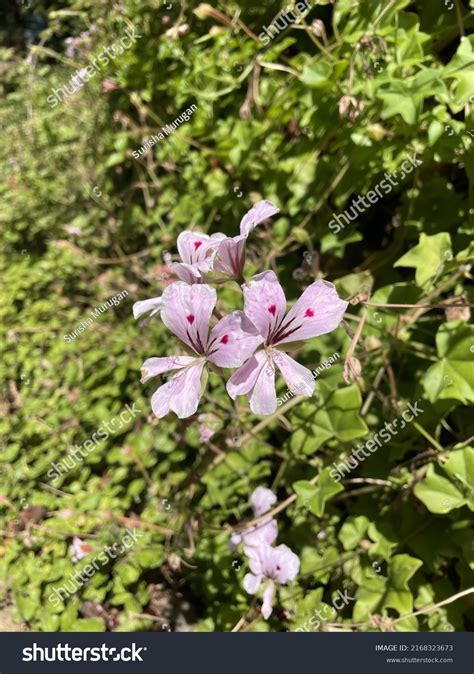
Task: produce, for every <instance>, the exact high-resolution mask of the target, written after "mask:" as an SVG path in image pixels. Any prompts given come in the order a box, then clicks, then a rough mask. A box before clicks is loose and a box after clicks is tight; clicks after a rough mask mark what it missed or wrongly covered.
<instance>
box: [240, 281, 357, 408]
mask: <svg viewBox="0 0 474 674" xmlns="http://www.w3.org/2000/svg"><path fill="white" fill-rule="evenodd" d="M243 292H244V313H245V315H246V316H247V317H248V318H249V320H250V321H251V322H252V323H253V325H255V327H256V329H257V331H258V332H259V334H260V335H261V336H262V339H263V340H264V344H263V349H262V350H260V351H257V352H256V353H254V354H253V355H252V357H251V358H250V359H249V360H248V361H247V362H246V363H244V365H242V367H240V368H239V369H238V370H237V371H236V372H234V374H233V375H232V377H231V378H230V379H229V381H228V382H227V391H228V393H229V395H230V397H231V398H233V399H234V400H235V398H236V397H237V396H238V395H246V396H248V399H249V403H250V408H251V410H252V412H254V413H255V414H261V415H267V414H272V413H273V412H274V411H275V410H276V408H277V399H276V390H275V369H276V368H277V369H278V370H279V371H280V372H281V374H282V376H283V379H284V380H285V382H286V383H287V385H288V387H289V388H290V390H297V391H298V392H299V393H302V394H303V395H306V396H311V395H312V394H313V391H314V378H313V376H312V374H311V371H310V370H308V368H306V367H304V366H303V365H300V364H299V363H297V362H296V361H295V360H293V358H290V356H288V355H287V354H286V353H285V352H284V351H282V349H281V346H282V345H286V344H291V343H292V342H300V341H302V340H306V339H311V338H313V337H318V336H319V335H324V334H326V333H328V332H332V330H334V329H335V328H336V327H337V326H338V325H339V323H340V321H341V320H342V317H343V315H344V312H345V310H346V307H347V305H348V302H345V301H343V300H341V298H340V297H339V296H338V294H337V291H336V289H335V287H334V285H333V284H332V283H329V282H328V281H316V282H315V283H312V284H311V285H310V286H308V288H306V290H305V291H304V292H303V294H302V295H301V297H300V298H299V299H298V300H297V301H296V302H295V304H294V305H293V307H292V308H291V309H290V311H289V312H288V313H286V298H285V294H284V292H283V288H282V287H281V285H280V283H279V281H278V279H277V277H276V274H275V273H274V272H273V271H266V272H263V273H262V274H258V275H257V276H254V277H253V279H252V280H251V282H250V283H249V285H247V286H243Z"/></svg>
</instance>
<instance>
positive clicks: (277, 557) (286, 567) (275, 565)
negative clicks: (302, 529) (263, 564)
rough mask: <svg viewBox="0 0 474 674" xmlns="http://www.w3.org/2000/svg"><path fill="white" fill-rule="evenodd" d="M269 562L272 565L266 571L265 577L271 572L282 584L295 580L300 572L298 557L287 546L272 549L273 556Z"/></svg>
mask: <svg viewBox="0 0 474 674" xmlns="http://www.w3.org/2000/svg"><path fill="white" fill-rule="evenodd" d="M268 561H269V562H270V565H269V567H267V569H266V570H265V571H264V573H265V575H267V571H269V570H270V571H271V575H272V576H273V577H274V578H275V580H276V581H277V582H278V583H281V584H285V583H287V582H288V581H289V580H293V578H295V577H296V576H297V574H298V571H299V570H300V560H299V557H298V555H295V553H294V552H293V551H292V550H290V548H289V547H288V546H287V545H278V546H277V547H276V548H272V554H271V556H270V557H269V558H268Z"/></svg>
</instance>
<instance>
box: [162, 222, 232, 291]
mask: <svg viewBox="0 0 474 674" xmlns="http://www.w3.org/2000/svg"><path fill="white" fill-rule="evenodd" d="M224 238H225V235H224V234H213V235H212V236H209V235H208V234H202V233H200V232H181V234H180V235H179V236H178V241H177V244H178V253H179V256H180V258H181V262H172V263H171V265H170V266H171V268H172V269H173V271H174V272H175V274H176V276H178V278H180V279H181V281H184V282H185V283H189V284H192V283H203V277H204V275H205V274H207V273H208V272H210V271H211V270H212V268H213V262H214V258H215V256H216V252H217V248H218V246H219V243H220V242H221V241H222V240H223V239H224Z"/></svg>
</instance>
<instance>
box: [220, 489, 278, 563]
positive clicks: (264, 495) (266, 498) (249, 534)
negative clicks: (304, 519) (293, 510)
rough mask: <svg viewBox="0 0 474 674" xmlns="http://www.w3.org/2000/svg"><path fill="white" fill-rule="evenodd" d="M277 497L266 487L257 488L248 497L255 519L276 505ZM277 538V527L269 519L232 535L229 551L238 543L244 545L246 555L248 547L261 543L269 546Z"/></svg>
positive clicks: (272, 520)
mask: <svg viewBox="0 0 474 674" xmlns="http://www.w3.org/2000/svg"><path fill="white" fill-rule="evenodd" d="M276 500H277V497H276V496H275V494H274V493H273V492H272V491H271V489H267V488H266V487H257V488H256V489H255V490H254V491H253V493H252V496H251V497H250V501H251V503H252V509H253V513H254V516H255V517H260V516H261V515H264V514H265V513H266V512H268V511H269V510H270V508H271V507H272V505H273V504H274V503H276ZM277 536H278V525H277V523H276V520H275V519H273V517H272V518H269V519H267V520H263V522H259V523H258V524H255V525H254V526H253V527H250V528H249V529H247V530H245V531H243V532H242V533H241V534H237V533H235V534H232V536H231V537H230V547H231V549H234V548H236V547H237V546H238V545H239V543H243V544H244V550H245V552H246V554H247V547H248V546H255V545H260V544H261V543H267V544H269V545H270V544H271V543H273V542H274V541H275V540H276V537H277Z"/></svg>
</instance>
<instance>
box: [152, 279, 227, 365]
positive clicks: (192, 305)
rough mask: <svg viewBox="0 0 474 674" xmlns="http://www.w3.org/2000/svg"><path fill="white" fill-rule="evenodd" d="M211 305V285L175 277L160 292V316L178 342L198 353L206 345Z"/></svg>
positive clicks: (200, 352)
mask: <svg viewBox="0 0 474 674" xmlns="http://www.w3.org/2000/svg"><path fill="white" fill-rule="evenodd" d="M215 306H216V291H215V290H214V288H211V287H210V286H208V285H205V284H201V285H187V284H186V283H183V282H182V281H178V282H177V283H173V285H170V286H168V287H167V288H166V289H165V291H164V293H163V304H162V309H161V318H162V320H163V323H164V324H165V325H166V327H167V328H168V329H169V330H171V332H173V333H174V334H175V335H176V336H177V337H179V339H180V340H181V341H182V342H184V343H185V344H187V345H188V346H190V347H191V348H192V349H193V350H194V351H195V352H196V353H198V354H201V355H202V354H203V353H204V352H205V350H206V348H207V340H208V335H209V321H210V319H211V315H212V312H213V310H214V307H215Z"/></svg>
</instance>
